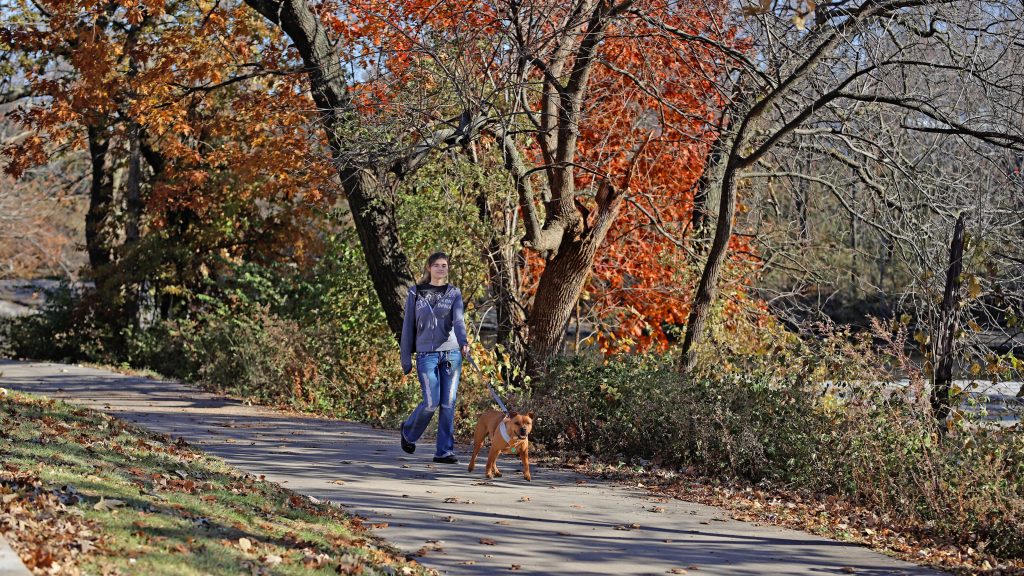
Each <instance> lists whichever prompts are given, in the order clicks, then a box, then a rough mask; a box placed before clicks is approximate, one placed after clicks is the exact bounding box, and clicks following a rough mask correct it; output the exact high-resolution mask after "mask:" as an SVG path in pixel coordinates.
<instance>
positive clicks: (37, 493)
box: [0, 464, 100, 575]
mask: <svg viewBox="0 0 1024 576" xmlns="http://www.w3.org/2000/svg"><path fill="white" fill-rule="evenodd" d="M4 468H5V469H4V470H0V536H3V537H4V538H5V539H6V540H7V541H8V542H10V543H11V546H12V547H13V548H14V549H15V551H16V552H18V555H19V556H20V557H21V559H22V561H23V562H24V563H25V565H26V566H27V567H28V568H29V569H30V570H32V571H33V572H35V573H36V574H70V575H76V574H79V570H78V568H77V563H78V562H79V560H80V558H81V557H82V556H84V555H88V554H89V553H90V552H91V551H93V550H94V549H96V548H97V546H99V545H100V538H99V536H98V535H97V530H96V525H95V523H94V522H90V521H87V520H85V519H84V518H83V517H82V513H81V512H80V511H79V510H77V509H75V508H74V507H73V506H74V504H77V503H78V502H79V497H78V495H77V493H76V491H75V489H74V487H72V486H62V487H60V488H54V489H49V490H47V489H44V488H43V484H42V482H40V480H39V478H38V476H36V475H35V474H33V473H32V472H28V471H22V470H19V469H18V467H17V466H14V465H11V464H6V465H5V467H4Z"/></svg>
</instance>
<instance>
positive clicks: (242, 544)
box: [238, 538, 252, 552]
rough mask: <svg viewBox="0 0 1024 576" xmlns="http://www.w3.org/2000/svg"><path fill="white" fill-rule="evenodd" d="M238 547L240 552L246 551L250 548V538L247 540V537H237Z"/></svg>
mask: <svg viewBox="0 0 1024 576" xmlns="http://www.w3.org/2000/svg"><path fill="white" fill-rule="evenodd" d="M238 548H239V549H240V550H241V551H242V552H248V551H249V550H252V540H249V539H248V538H239V539H238Z"/></svg>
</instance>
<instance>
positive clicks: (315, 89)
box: [246, 0, 415, 338]
mask: <svg viewBox="0 0 1024 576" xmlns="http://www.w3.org/2000/svg"><path fill="white" fill-rule="evenodd" d="M246 4H248V5H249V6H250V7H251V8H253V9H254V10H256V11H257V12H259V13H260V14H262V15H263V16H264V17H265V18H267V19H268V20H270V21H271V22H273V23H274V24H277V25H278V26H280V27H281V29H282V30H283V31H284V33H285V34H287V35H288V37H289V38H290V39H291V41H292V43H293V44H294V45H295V48H296V49H297V50H298V52H299V54H300V56H301V57H302V60H303V63H304V64H305V66H306V69H307V70H308V72H307V73H308V75H309V80H310V91H311V93H312V96H313V101H314V102H315V103H316V106H317V110H318V111H319V115H320V122H321V124H322V125H323V128H324V131H325V132H326V134H327V142H328V145H329V146H330V149H331V155H332V159H333V160H334V163H335V165H336V166H337V170H338V175H339V176H340V178H341V184H342V187H343V188H344V190H345V195H346V197H347V199H348V205H349V208H351V210H352V218H353V220H354V222H355V226H356V232H357V233H358V235H359V241H360V244H362V249H363V255H364V256H365V258H366V265H367V270H368V271H369V273H370V278H371V279H372V281H373V287H374V290H375V291H376V292H377V296H378V298H379V299H380V303H381V306H382V307H383V309H384V314H385V316H386V317H387V321H388V327H389V328H390V329H391V331H392V333H394V334H395V337H396V338H399V337H400V336H401V333H402V316H403V314H404V312H405V297H406V292H407V289H408V287H409V286H410V285H411V284H413V282H414V281H415V279H414V278H413V275H412V272H411V270H410V267H409V260H408V258H407V257H406V255H405V251H404V250H403V249H402V245H401V242H400V240H399V236H398V220H397V218H396V216H395V211H394V203H393V201H392V200H391V198H390V193H389V192H390V191H389V190H387V189H386V186H385V183H384V182H382V178H383V177H384V174H385V173H386V172H385V171H384V170H379V171H371V170H368V169H366V168H364V167H361V166H356V165H354V164H353V163H352V162H351V161H350V160H349V159H347V158H345V157H344V155H343V151H344V149H345V146H344V143H345V138H346V136H345V133H346V131H345V129H346V128H347V127H348V125H349V124H350V123H352V122H354V121H355V120H356V118H355V111H354V107H353V105H352V102H351V99H350V98H349V95H348V92H347V90H346V85H345V82H344V78H345V73H344V70H343V69H342V66H341V61H340V60H339V58H338V56H337V55H336V54H335V51H334V48H333V47H332V45H331V42H330V40H329V38H328V34H327V30H326V29H325V28H324V26H323V24H322V23H321V22H320V19H319V18H318V17H317V16H316V14H314V13H313V11H312V10H311V9H310V7H309V5H308V4H307V3H306V2H305V1H304V0H280V1H278V0H246Z"/></svg>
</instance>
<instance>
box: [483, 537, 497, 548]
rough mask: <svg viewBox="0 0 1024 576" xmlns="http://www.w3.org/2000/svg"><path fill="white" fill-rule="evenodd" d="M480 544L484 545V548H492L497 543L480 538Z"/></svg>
mask: <svg viewBox="0 0 1024 576" xmlns="http://www.w3.org/2000/svg"><path fill="white" fill-rule="evenodd" d="M480 543H481V544H484V545H485V546H494V545H495V544H497V542H495V541H494V540H491V539H490V538H481V539H480Z"/></svg>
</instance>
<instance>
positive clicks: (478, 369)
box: [466, 354, 508, 416]
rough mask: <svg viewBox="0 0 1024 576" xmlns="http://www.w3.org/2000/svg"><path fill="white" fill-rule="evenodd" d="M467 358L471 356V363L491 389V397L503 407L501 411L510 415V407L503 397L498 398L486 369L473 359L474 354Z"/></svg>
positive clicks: (499, 406)
mask: <svg viewBox="0 0 1024 576" xmlns="http://www.w3.org/2000/svg"><path fill="white" fill-rule="evenodd" d="M466 358H469V363H470V364H472V365H473V368H476V371H477V374H480V377H481V378H483V379H484V381H485V382H487V389H488V390H490V391H491V398H494V401H495V402H497V403H498V408H501V411H502V412H504V413H505V416H508V408H505V404H504V403H503V402H502V401H501V398H498V393H497V392H496V391H495V390H494V386H492V385H491V379H490V378H488V377H487V376H484V371H483V370H481V369H480V367H479V366H477V365H476V361H475V360H473V357H472V356H470V355H468V354H467V355H466Z"/></svg>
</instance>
